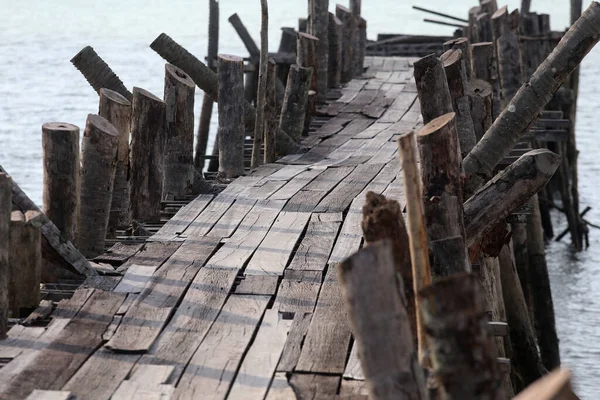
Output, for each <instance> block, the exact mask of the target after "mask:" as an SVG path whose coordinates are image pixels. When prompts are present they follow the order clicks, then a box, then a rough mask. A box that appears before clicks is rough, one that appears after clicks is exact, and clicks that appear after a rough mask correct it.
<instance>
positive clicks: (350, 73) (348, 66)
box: [335, 4, 354, 83]
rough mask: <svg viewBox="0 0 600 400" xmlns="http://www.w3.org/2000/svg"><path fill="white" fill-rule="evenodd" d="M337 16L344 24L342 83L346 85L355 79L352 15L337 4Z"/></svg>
mask: <svg viewBox="0 0 600 400" xmlns="http://www.w3.org/2000/svg"><path fill="white" fill-rule="evenodd" d="M335 16H336V17H338V18H339V20H340V21H341V22H342V24H343V41H342V71H341V83H346V82H350V81H351V80H352V78H354V69H353V68H352V27H351V23H352V13H351V12H350V10H349V9H348V8H346V7H344V6H342V5H340V4H336V6H335Z"/></svg>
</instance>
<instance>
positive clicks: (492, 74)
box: [471, 42, 502, 121]
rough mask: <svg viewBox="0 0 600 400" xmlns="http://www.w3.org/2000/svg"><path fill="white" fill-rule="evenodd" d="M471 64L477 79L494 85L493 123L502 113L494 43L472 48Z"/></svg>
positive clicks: (485, 43) (481, 44) (478, 44)
mask: <svg viewBox="0 0 600 400" xmlns="http://www.w3.org/2000/svg"><path fill="white" fill-rule="evenodd" d="M471 52H472V55H471V62H472V63H473V73H474V75H475V78H478V79H482V80H484V81H486V82H488V83H489V84H490V85H492V121H493V120H495V119H496V118H497V117H498V116H499V115H500V113H501V112H502V106H501V104H500V103H501V102H500V100H501V97H502V91H501V88H500V80H499V79H498V71H497V64H496V58H495V57H496V56H495V53H496V51H495V45H494V43H492V42H484V43H476V44H474V45H472V46H471Z"/></svg>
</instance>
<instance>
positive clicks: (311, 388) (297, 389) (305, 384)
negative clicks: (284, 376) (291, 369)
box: [289, 373, 340, 399]
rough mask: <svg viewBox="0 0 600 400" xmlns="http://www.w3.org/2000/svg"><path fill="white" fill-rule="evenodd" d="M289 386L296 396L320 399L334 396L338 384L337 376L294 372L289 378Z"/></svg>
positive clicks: (338, 378)
mask: <svg viewBox="0 0 600 400" xmlns="http://www.w3.org/2000/svg"><path fill="white" fill-rule="evenodd" d="M289 382H290V386H291V387H292V388H293V389H294V393H295V394H296V398H300V399H322V398H331V397H334V396H335V395H336V393H337V388H338V387H339V385H340V377H339V376H335V375H334V376H330V375H319V374H302V373H295V374H293V375H292V377H291V378H290V381H289Z"/></svg>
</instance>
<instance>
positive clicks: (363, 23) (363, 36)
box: [355, 16, 367, 76]
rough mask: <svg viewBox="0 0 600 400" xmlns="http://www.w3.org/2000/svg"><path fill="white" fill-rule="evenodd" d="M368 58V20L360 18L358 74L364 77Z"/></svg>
mask: <svg viewBox="0 0 600 400" xmlns="http://www.w3.org/2000/svg"><path fill="white" fill-rule="evenodd" d="M366 56H367V20H366V19H364V18H363V17H360V16H359V20H358V52H357V54H356V60H355V63H356V72H357V74H358V76H360V75H362V73H363V70H364V64H365V57H366Z"/></svg>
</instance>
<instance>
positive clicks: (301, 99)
mask: <svg viewBox="0 0 600 400" xmlns="http://www.w3.org/2000/svg"><path fill="white" fill-rule="evenodd" d="M312 79H313V70H312V68H304V67H301V66H298V65H292V66H291V68H290V73H289V75H288V81H287V86H286V89H285V97H284V99H283V108H282V109H281V119H280V121H279V129H280V130H281V131H282V132H284V133H286V134H287V135H288V136H289V137H290V138H292V139H294V140H295V141H299V140H300V137H301V136H302V131H303V130H304V119H305V118H306V113H307V105H308V91H309V89H310V85H311V82H312Z"/></svg>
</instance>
